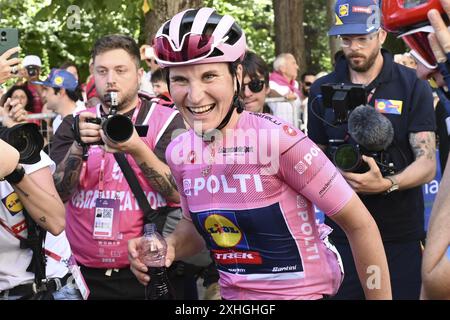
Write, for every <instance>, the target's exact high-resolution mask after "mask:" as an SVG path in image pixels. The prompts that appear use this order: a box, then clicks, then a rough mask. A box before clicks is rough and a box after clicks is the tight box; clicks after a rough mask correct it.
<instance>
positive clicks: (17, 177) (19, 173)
mask: <svg viewBox="0 0 450 320" xmlns="http://www.w3.org/2000/svg"><path fill="white" fill-rule="evenodd" d="M24 176H25V169H24V168H23V167H22V166H18V167H17V168H15V169H14V171H13V172H11V173H10V174H8V175H7V176H6V177H5V178H4V179H5V180H6V181H8V182H9V184H18V183H19V182H20V181H22V179H23V177H24Z"/></svg>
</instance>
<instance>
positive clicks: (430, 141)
mask: <svg viewBox="0 0 450 320" xmlns="http://www.w3.org/2000/svg"><path fill="white" fill-rule="evenodd" d="M409 143H410V145H411V148H412V150H413V152H414V157H415V159H418V158H420V157H423V156H425V157H426V158H427V159H429V160H434V159H435V155H436V136H435V134H434V132H430V131H424V132H417V133H411V134H410V135H409Z"/></svg>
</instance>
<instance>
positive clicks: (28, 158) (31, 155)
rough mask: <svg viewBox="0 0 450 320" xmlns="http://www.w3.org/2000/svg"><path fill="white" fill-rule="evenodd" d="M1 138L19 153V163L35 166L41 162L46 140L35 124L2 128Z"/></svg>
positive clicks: (0, 131) (0, 130)
mask: <svg viewBox="0 0 450 320" xmlns="http://www.w3.org/2000/svg"><path fill="white" fill-rule="evenodd" d="M0 138H1V139H3V140H4V141H5V142H6V143H8V144H9V145H11V146H13V147H14V148H15V149H16V150H17V151H19V155H20V157H19V162H20V163H24V164H34V163H37V162H39V161H40V160H41V156H40V152H41V150H42V148H43V147H44V138H43V137H42V135H41V133H40V132H39V128H38V126H37V125H36V124H34V123H21V124H18V125H15V126H13V127H11V128H1V129H0Z"/></svg>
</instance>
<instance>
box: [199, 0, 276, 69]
mask: <svg viewBox="0 0 450 320" xmlns="http://www.w3.org/2000/svg"><path fill="white" fill-rule="evenodd" d="M204 2H205V5H206V6H208V7H212V8H215V9H216V10H217V12H218V13H220V14H229V15H231V16H233V17H234V18H236V19H237V21H238V23H239V25H240V26H241V27H242V28H243V29H244V31H245V34H246V37H247V46H248V47H249V48H250V49H251V50H252V51H255V52H256V53H257V54H259V55H260V56H261V57H262V58H263V59H264V60H265V61H266V62H267V63H271V62H272V61H273V59H274V55H275V37H274V31H273V30H274V28H273V23H274V15H273V8H272V0H227V1H224V0H205V1H204Z"/></svg>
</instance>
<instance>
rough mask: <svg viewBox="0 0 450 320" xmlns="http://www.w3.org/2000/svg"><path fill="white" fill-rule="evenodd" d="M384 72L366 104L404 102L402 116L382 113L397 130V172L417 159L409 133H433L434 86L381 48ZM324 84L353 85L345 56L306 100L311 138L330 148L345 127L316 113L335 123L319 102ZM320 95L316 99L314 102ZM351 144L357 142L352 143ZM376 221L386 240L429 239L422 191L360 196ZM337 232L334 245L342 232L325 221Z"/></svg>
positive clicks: (394, 146)
mask: <svg viewBox="0 0 450 320" xmlns="http://www.w3.org/2000/svg"><path fill="white" fill-rule="evenodd" d="M382 54H383V59H384V63H383V68H382V70H381V72H380V74H379V75H378V77H377V78H376V79H375V80H374V81H373V82H372V83H371V84H370V85H369V86H368V89H367V90H368V92H373V95H372V96H371V98H370V100H369V102H368V104H369V105H371V106H375V105H376V104H377V103H388V101H389V100H396V101H397V102H396V103H397V104H398V101H401V105H402V107H401V112H400V114H386V113H385V114H384V115H385V116H386V117H387V118H388V119H389V120H390V121H391V122H392V125H393V127H394V142H393V144H392V145H391V147H389V149H388V152H389V154H390V156H391V158H392V160H393V162H394V164H395V166H396V167H397V169H398V170H402V169H404V168H406V167H407V166H408V165H409V164H411V163H412V162H413V161H414V154H413V151H412V149H411V146H410V144H409V134H410V133H414V132H421V131H435V130H436V120H435V114H434V109H433V97H432V93H431V88H430V86H429V85H428V83H427V82H425V81H422V80H419V79H418V78H417V76H416V74H415V72H414V70H412V69H409V68H407V67H404V66H402V65H399V64H397V63H394V62H393V58H392V55H391V54H390V53H389V52H387V51H386V50H384V49H383V50H382ZM325 83H351V81H350V77H349V71H348V65H347V61H346V60H345V57H341V59H340V60H338V62H337V64H336V69H335V71H334V72H332V73H331V74H329V75H327V76H325V77H322V78H320V79H318V80H317V81H316V82H314V84H313V86H312V87H311V93H310V98H309V102H308V135H309V137H310V138H311V139H312V140H313V141H314V142H316V143H317V144H322V145H329V139H344V138H345V136H346V133H347V123H345V124H341V125H338V129H335V128H333V127H331V126H329V125H326V124H324V122H323V121H322V120H320V119H319V118H318V117H317V116H316V115H315V114H314V113H316V114H317V115H319V116H320V117H322V118H325V119H326V120H327V121H328V122H330V123H333V121H334V112H333V110H332V109H331V108H325V107H324V106H323V105H322V100H321V98H320V94H321V90H320V86H321V85H322V84H325ZM316 97H318V98H317V99H316ZM349 142H350V143H354V142H353V141H352V140H351V139H350V141H349ZM359 196H360V197H361V199H362V201H363V202H364V204H365V205H366V207H367V208H368V209H369V211H370V213H371V214H372V216H373V217H374V219H375V221H376V223H377V225H378V228H379V229H380V233H381V237H382V239H383V241H397V242H401V241H412V240H420V239H423V238H424V237H425V231H424V202H423V194H422V189H421V187H415V188H411V189H408V190H402V191H395V192H392V193H390V194H388V195H384V194H376V195H361V194H360V195H359ZM326 223H327V224H329V225H330V226H331V227H332V228H333V229H334V232H333V233H332V234H331V236H332V238H333V240H334V241H336V242H346V241H347V240H346V237H345V234H344V232H343V231H342V230H341V229H340V228H339V227H338V226H337V225H336V224H335V223H333V222H332V221H331V220H330V219H328V218H326Z"/></svg>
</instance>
